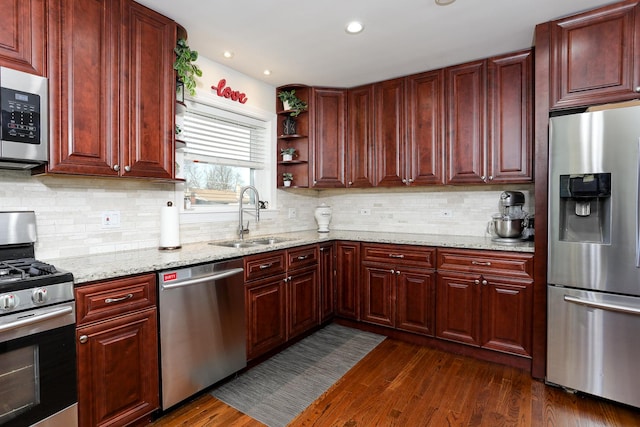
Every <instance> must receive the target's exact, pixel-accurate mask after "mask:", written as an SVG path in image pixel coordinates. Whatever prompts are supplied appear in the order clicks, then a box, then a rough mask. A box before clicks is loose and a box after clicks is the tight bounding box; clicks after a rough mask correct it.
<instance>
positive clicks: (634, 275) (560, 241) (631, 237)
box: [547, 107, 640, 296]
mask: <svg viewBox="0 0 640 427" xmlns="http://www.w3.org/2000/svg"><path fill="white" fill-rule="evenodd" d="M549 135H550V145H549V236H548V237H549V239H548V241H549V248H548V249H549V262H548V278H547V279H548V282H549V283H551V284H559V285H565V286H570V287H578V288H584V289H591V290H600V291H606V292H614V293H621V294H627V295H638V296H640V268H638V264H639V259H640V251H639V250H638V239H639V235H638V180H639V168H638V164H639V156H640V150H639V144H640V107H629V108H620V109H615V110H605V111H597V112H591V113H583V114H574V115H567V116H562V117H554V118H552V119H551V123H550V129H549ZM599 173H610V174H611V193H610V196H608V197H606V198H602V199H601V200H602V204H601V205H598V206H600V210H599V211H598V212H596V211H594V210H593V209H592V211H591V216H592V217H593V215H601V220H600V221H599V222H592V223H588V222H585V221H589V220H590V219H589V215H586V216H582V217H580V215H578V213H577V212H578V209H577V207H576V208H575V211H576V216H575V218H576V221H577V222H580V221H583V222H582V223H583V224H591V225H588V227H592V228H594V227H600V228H602V229H601V230H595V231H598V232H599V233H600V234H599V235H601V236H603V238H602V239H601V241H598V240H597V239H593V238H592V236H589V237H588V238H585V239H584V241H582V240H581V239H580V238H579V237H578V238H570V239H564V238H563V233H565V234H566V233H567V231H566V227H565V226H564V225H563V224H562V221H563V215H564V216H565V217H566V216H567V212H568V211H569V210H568V209H567V208H566V207H564V205H562V200H567V199H566V198H564V199H563V198H561V188H560V176H561V175H569V176H571V177H575V176H580V175H588V174H599ZM593 206H596V208H597V205H596V204H594V205H593ZM581 214H582V215H584V212H581ZM581 218H583V219H581ZM594 234H596V235H597V234H598V233H594ZM585 235H586V233H585Z"/></svg>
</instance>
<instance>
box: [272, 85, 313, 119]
mask: <svg viewBox="0 0 640 427" xmlns="http://www.w3.org/2000/svg"><path fill="white" fill-rule="evenodd" d="M278 98H280V101H282V104H283V105H284V103H285V102H286V103H287V104H289V110H291V113H289V115H290V116H291V117H297V116H298V115H299V114H300V113H302V112H303V111H306V110H307V107H308V106H307V103H306V102H304V101H303V100H301V99H300V98H298V97H297V96H296V90H295V89H291V90H282V91H280V92H279V93H278Z"/></svg>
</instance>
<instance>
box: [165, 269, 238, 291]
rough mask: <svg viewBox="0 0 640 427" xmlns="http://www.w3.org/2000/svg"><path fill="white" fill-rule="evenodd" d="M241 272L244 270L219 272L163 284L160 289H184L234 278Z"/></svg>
mask: <svg viewBox="0 0 640 427" xmlns="http://www.w3.org/2000/svg"><path fill="white" fill-rule="evenodd" d="M242 272H244V268H232V269H229V270H223V271H219V272H216V273H214V274H211V275H208V276H203V277H198V278H197V279H191V280H184V281H181V282H176V283H164V284H162V289H176V288H184V287H186V286H192V285H197V284H200V283H204V282H210V281H212V280H221V279H224V278H226V277H230V276H235V275H236V274H240V273H242Z"/></svg>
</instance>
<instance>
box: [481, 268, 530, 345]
mask: <svg viewBox="0 0 640 427" xmlns="http://www.w3.org/2000/svg"><path fill="white" fill-rule="evenodd" d="M485 281H486V282H485ZM485 283H486V285H485ZM482 284H483V286H482V325H483V326H482V329H483V331H482V347H485V348H490V349H492V350H499V351H506V352H508V353H515V354H520V355H524V356H529V355H530V354H531V334H532V323H531V305H532V302H533V301H532V299H533V297H532V292H533V289H532V287H533V282H531V281H516V280H505V279H503V278H492V277H484V278H483V281H482Z"/></svg>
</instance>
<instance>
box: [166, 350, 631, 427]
mask: <svg viewBox="0 0 640 427" xmlns="http://www.w3.org/2000/svg"><path fill="white" fill-rule="evenodd" d="M638 386H639V387H640V384H639V385H638ZM289 425H290V426H332V427H333V426H341V427H362V426H403V427H404V426H437V427H440V426H488V427H497V426H519V427H520V426H555V427H569V426H575V427H587V426H588V427H595V426H599V427H600V426H601V427H616V426H624V427H627V426H640V409H636V408H630V407H627V406H623V405H618V404H614V403H611V402H607V401H604V400H602V399H597V398H593V397H589V396H583V395H580V394H578V395H576V394H571V393H567V392H565V391H563V390H561V389H558V388H555V387H550V386H546V385H545V384H544V383H542V382H540V381H536V380H533V379H532V378H531V377H530V375H529V374H528V373H526V372H523V371H520V370H518V369H515V368H510V367H506V366H502V365H498V364H494V363H488V362H483V361H479V360H475V359H472V358H468V357H464V356H458V355H454V354H450V353H445V352H442V351H439V350H434V349H430V348H426V347H420V346H416V345H413V344H407V343H404V342H400V341H397V340H392V339H387V340H385V341H384V342H383V343H382V344H380V345H379V346H378V347H377V348H376V349H374V350H373V351H372V352H371V353H369V355H367V356H366V357H365V358H364V359H363V360H362V361H361V362H360V363H358V364H357V365H356V366H355V367H354V368H353V369H351V370H350V371H349V372H348V373H347V374H346V375H345V376H344V377H343V378H342V379H341V380H340V381H339V382H338V383H336V384H335V385H334V386H333V387H332V388H331V389H329V390H328V391H327V392H326V393H325V394H324V395H323V396H321V397H320V398H319V399H318V400H316V401H315V402H314V403H313V404H312V405H311V406H309V407H308V408H307V409H306V410H305V411H304V412H303V413H302V414H300V415H299V416H298V417H297V418H296V419H295V420H293V421H292V422H291V423H290V424H289ZM153 426H156V427H165V426H185V427H186V426H189V427H203V426H247V427H254V426H262V424H261V423H259V422H258V421H255V420H253V419H251V418H250V417H248V416H247V415H244V414H242V413H240V412H238V411H236V410H235V409H233V408H230V407H229V406H227V405H225V404H224V403H222V402H220V401H219V400H217V399H215V398H213V397H211V396H210V395H208V394H205V395H203V396H202V397H200V398H198V399H196V400H194V401H193V402H190V403H189V404H187V405H185V406H182V407H180V408H179V409H178V410H176V411H174V412H172V413H170V414H168V415H166V416H164V417H163V418H161V419H159V420H157V421H156V422H155V423H153Z"/></svg>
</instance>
